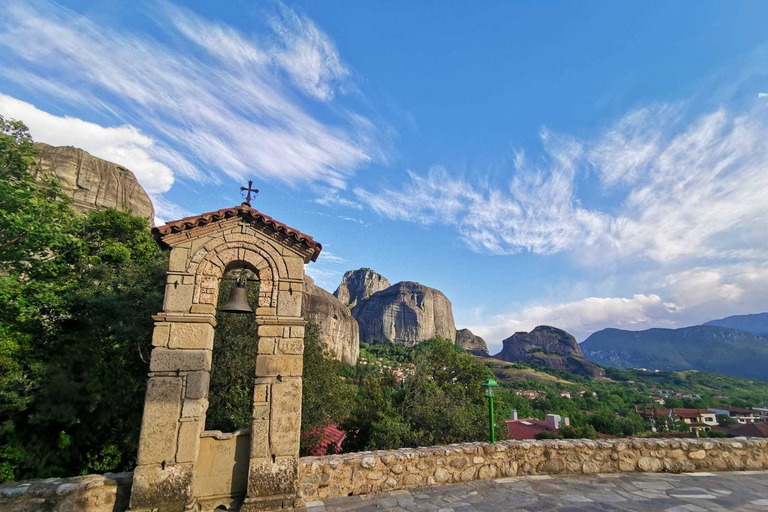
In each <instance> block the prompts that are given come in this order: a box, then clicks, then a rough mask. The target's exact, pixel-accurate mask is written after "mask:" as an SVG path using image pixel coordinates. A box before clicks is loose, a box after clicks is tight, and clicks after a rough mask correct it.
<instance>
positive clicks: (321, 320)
mask: <svg viewBox="0 0 768 512" xmlns="http://www.w3.org/2000/svg"><path fill="white" fill-rule="evenodd" d="M301 304H302V306H301V309H302V312H301V313H302V315H303V316H304V319H305V320H311V321H313V322H315V323H317V324H318V325H319V326H320V332H321V337H322V342H323V343H324V344H325V346H326V347H327V348H328V350H330V351H331V353H333V354H335V356H336V358H337V359H340V360H341V361H344V362H345V363H349V364H351V365H355V364H357V357H358V355H359V353H360V338H359V335H358V327H357V321H356V320H355V319H354V318H353V317H352V314H351V313H350V312H349V309H348V308H347V307H346V306H345V305H344V304H342V303H341V301H340V300H339V299H337V298H336V297H334V296H333V295H331V294H330V293H329V292H327V291H325V290H323V289H322V288H320V287H319V286H317V285H315V281H314V280H313V279H312V278H311V277H309V276H304V296H303V297H302V301H301Z"/></svg>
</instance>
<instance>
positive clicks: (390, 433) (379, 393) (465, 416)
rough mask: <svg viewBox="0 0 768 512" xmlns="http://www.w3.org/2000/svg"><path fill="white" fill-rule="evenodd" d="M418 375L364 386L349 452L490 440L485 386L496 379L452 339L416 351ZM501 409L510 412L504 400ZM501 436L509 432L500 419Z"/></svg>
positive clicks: (350, 422)
mask: <svg viewBox="0 0 768 512" xmlns="http://www.w3.org/2000/svg"><path fill="white" fill-rule="evenodd" d="M411 358H412V360H413V361H414V364H415V370H414V373H413V374H412V375H410V376H409V377H408V378H406V379H405V380H404V382H403V383H398V382H396V380H395V379H394V378H393V377H392V376H391V375H389V374H385V375H384V376H383V377H381V378H375V377H374V378H370V377H367V378H364V379H362V380H360V381H359V387H358V393H357V399H356V405H355V408H354V409H353V411H352V413H351V415H350V417H349V418H348V419H347V421H345V422H344V427H345V430H347V431H348V436H347V439H346V440H345V444H344V449H345V451H356V450H370V449H385V448H397V447H403V446H429V445H436V444H449V443H457V442H466V441H479V440H485V439H486V437H487V431H488V413H487V401H486V400H487V399H486V397H485V395H484V393H483V389H482V386H481V384H482V382H483V381H484V380H485V379H487V378H489V377H491V376H492V375H493V374H492V373H491V371H490V370H489V369H488V368H487V367H486V366H484V365H482V364H478V363H476V362H475V359H474V357H473V356H471V355H469V354H467V353H465V352H464V351H462V350H460V349H457V348H456V347H455V345H454V344H453V343H451V342H450V341H447V340H442V339H434V340H429V341H428V342H424V343H422V344H419V345H418V346H417V347H416V348H414V349H413V350H412V352H411ZM497 405H498V410H500V411H501V410H504V411H506V410H508V409H509V408H508V406H507V405H506V404H505V403H504V401H503V396H500V397H499V399H498V400H497ZM497 432H498V433H499V435H500V437H504V436H505V435H506V432H507V429H506V425H505V424H504V421H503V418H497Z"/></svg>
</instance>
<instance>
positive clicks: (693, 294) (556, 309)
mask: <svg viewBox="0 0 768 512" xmlns="http://www.w3.org/2000/svg"><path fill="white" fill-rule="evenodd" d="M650 277H651V278H653V276H650ZM654 279H656V281H657V282H655V283H652V284H649V285H648V287H649V288H650V289H652V292H650V293H645V294H635V295H634V296H632V297H631V298H623V297H588V298H585V299H581V300H575V301H569V302H558V301H556V300H554V301H542V302H541V303H539V304H534V305H528V306H524V307H521V308H520V309H518V310H514V311H510V312H507V313H504V314H500V315H492V316H485V315H483V314H482V312H478V311H475V312H472V315H471V321H468V322H466V323H465V324H467V325H470V327H469V329H470V330H472V332H474V333H475V334H478V335H480V336H483V337H484V338H485V339H486V341H487V342H488V343H489V345H492V346H493V347H494V348H495V350H500V349H501V340H503V339H505V338H507V337H509V336H510V335H512V334H513V333H514V332H516V331H530V330H531V329H533V328H534V327H536V326H537V325H554V326H556V327H559V328H561V329H565V330H566V331H568V332H570V333H571V334H573V335H574V336H575V337H576V338H577V339H578V340H579V341H583V340H584V339H585V338H587V337H588V336H589V335H590V334H592V333H593V332H595V331H598V330H600V329H604V328H606V327H615V328H618V329H627V330H641V329H648V328H651V327H668V328H678V327H685V326H689V325H698V324H701V323H704V322H706V321H709V320H714V319H716V318H722V317H726V316H729V315H737V314H745V313H757V312H762V311H766V310H768V307H766V304H768V263H765V262H747V263H738V264H733V265H725V266H710V267H696V268H692V269H688V270H682V271H679V272H674V273H671V274H667V275H664V274H662V275H661V276H659V277H656V278H654ZM627 280H628V281H633V278H632V276H629V277H627ZM630 284H631V285H633V286H634V285H638V283H637V282H632V283H630ZM465 324H462V325H465Z"/></svg>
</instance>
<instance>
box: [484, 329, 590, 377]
mask: <svg viewBox="0 0 768 512" xmlns="http://www.w3.org/2000/svg"><path fill="white" fill-rule="evenodd" d="M502 343H503V344H504V346H503V348H502V349H501V352H499V353H498V354H496V355H495V356H493V357H495V358H496V359H501V360H502V361H509V362H511V363H514V362H516V361H522V362H535V363H541V364H544V365H546V366H547V367H549V368H552V369H555V370H566V371H569V372H571V373H577V374H581V375H588V376H590V377H601V376H603V375H605V371H604V370H603V369H602V368H600V367H598V366H597V365H595V364H593V363H590V362H589V361H587V360H586V359H585V358H584V354H582V353H581V348H580V347H579V344H578V343H577V342H576V338H574V337H573V336H571V335H570V334H568V333H567V332H565V331H563V330H562V329H558V328H556V327H550V326H548V325H540V326H538V327H536V328H535V329H534V330H532V331H531V332H516V333H515V334H513V335H512V336H510V337H509V338H507V339H505V340H504V341H503V342H502Z"/></svg>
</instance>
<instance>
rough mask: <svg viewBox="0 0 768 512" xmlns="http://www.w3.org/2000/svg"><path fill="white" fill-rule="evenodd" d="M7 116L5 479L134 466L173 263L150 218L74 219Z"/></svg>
mask: <svg viewBox="0 0 768 512" xmlns="http://www.w3.org/2000/svg"><path fill="white" fill-rule="evenodd" d="M34 162H35V160H34V150H33V147H32V141H31V139H30V137H29V134H28V132H27V130H26V128H25V127H24V126H23V124H21V123H19V122H14V121H6V120H4V119H3V118H1V117H0V218H2V219H3V222H2V225H0V481H2V480H9V479H21V478H31V477H47V476H60V475H72V474H78V473H86V472H93V471H99V472H103V471H108V470H116V469H122V468H125V467H129V466H131V464H132V461H133V458H134V457H135V453H136V446H137V442H138V431H139V424H140V421H141V409H142V405H143V396H144V389H145V382H146V372H147V361H148V354H149V350H150V348H151V347H150V333H151V327H152V319H151V317H150V315H151V314H153V313H156V312H157V311H159V310H160V309H161V306H162V291H163V282H164V265H165V256H164V255H163V254H162V253H161V252H160V250H159V249H158V247H157V244H156V243H155V242H154V241H153V240H152V238H151V236H150V233H149V230H148V229H147V221H146V220H144V219H140V218H137V217H134V216H132V215H130V214H129V213H126V212H120V211H116V210H106V211H100V212H92V213H90V214H89V215H88V216H83V215H80V214H78V213H76V212H74V211H73V210H72V209H71V207H70V204H69V200H68V199H67V198H66V197H65V196H64V195H63V194H62V193H61V192H60V190H59V189H58V188H57V187H56V184H55V183H53V182H43V183H37V182H35V181H34V180H33V179H32V177H31V176H30V173H29V168H30V166H33V165H34Z"/></svg>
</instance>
